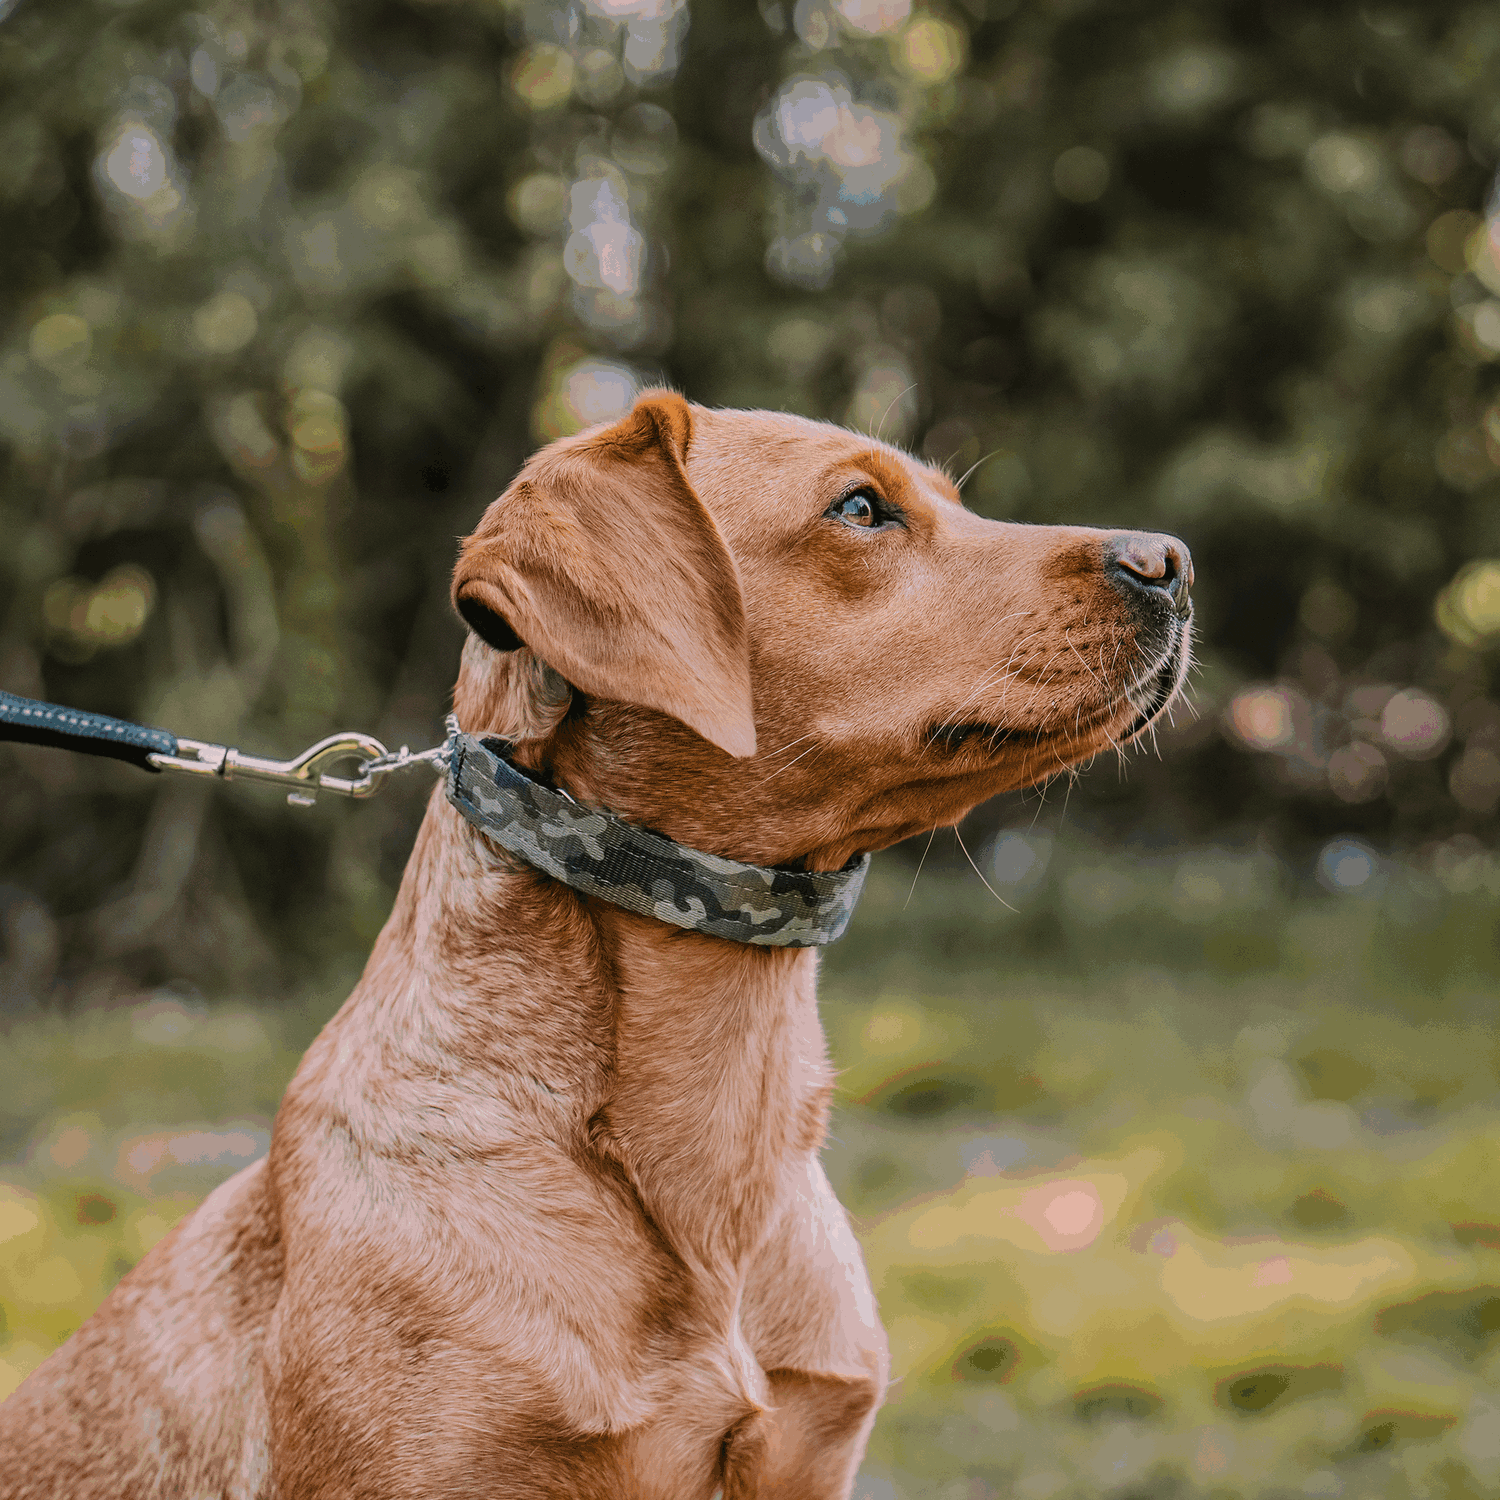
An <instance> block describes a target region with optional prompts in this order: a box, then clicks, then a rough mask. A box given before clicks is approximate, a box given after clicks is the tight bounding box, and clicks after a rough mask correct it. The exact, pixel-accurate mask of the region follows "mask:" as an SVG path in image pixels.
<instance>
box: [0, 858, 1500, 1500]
mask: <svg viewBox="0 0 1500 1500" xmlns="http://www.w3.org/2000/svg"><path fill="white" fill-rule="evenodd" d="M1480 873H1481V875H1484V876H1485V878H1489V877H1488V875H1486V872H1485V871H1481V872H1480ZM1471 874H1472V872H1471ZM1455 883H1456V884H1458V885H1459V886H1460V889H1456V890H1455V889H1450V888H1449V887H1446V886H1444V885H1442V884H1440V883H1438V882H1436V881H1434V880H1432V879H1429V878H1426V877H1423V876H1420V875H1417V874H1415V873H1414V872H1411V871H1406V870H1402V869H1398V868H1390V869H1387V870H1385V871H1383V872H1382V874H1381V877H1380V878H1379V879H1376V880H1371V881H1370V882H1368V885H1367V888H1366V889H1365V890H1364V893H1363V894H1360V895H1345V896H1339V897H1336V896H1331V895H1326V894H1324V893H1322V892H1321V891H1317V890H1315V889H1313V888H1311V887H1308V888H1305V889H1299V888H1297V887H1295V886H1294V884H1293V883H1292V882H1291V881H1290V880H1289V879H1288V877H1287V876H1286V874H1285V872H1284V871H1282V870H1280V868H1279V867H1277V866H1276V865H1275V864H1274V862H1272V861H1269V860H1267V859H1266V858H1265V857H1263V856H1258V855H1253V854H1249V855H1247V854H1238V855H1236V854H1231V853H1228V852H1225V851H1200V852H1198V853H1195V854H1190V855H1181V854H1178V855H1176V856H1173V857H1163V858H1162V859H1161V860H1160V861H1159V862H1157V863H1151V862H1150V861H1137V862H1135V863H1125V862H1122V861H1119V860H1115V861H1109V860H1106V859H1103V858H1100V857H1097V856H1093V855H1091V854H1090V853H1089V852H1088V851H1087V850H1084V849H1072V850H1059V851H1058V852H1057V853H1056V855H1055V857H1054V858H1053V860H1052V864H1051V866H1050V867H1049V868H1048V870H1047V872H1046V878H1045V879H1044V880H1042V881H1041V882H1039V883H1035V884H1034V885H1033V888H1032V889H1030V890H1029V891H1027V890H1023V889H1022V888H1021V887H1020V886H1019V885H1013V886H1011V887H1008V888H1007V890H1008V892H1009V896H1010V898H1011V899H1012V901H1013V904H1014V905H1016V906H1017V907H1018V908H1019V910H1017V911H1015V912H1011V911H1007V910H1005V909H1004V908H1002V907H1000V906H999V905H997V903H996V902H995V900H994V899H993V897H991V896H990V895H989V894H988V893H987V892H986V891H985V890H984V888H983V887H982V886H981V885H980V884H979V882H978V881H977V880H975V879H974V878H973V877H972V875H969V876H968V877H967V878H958V877H955V876H952V875H951V874H933V873H931V872H929V874H926V875H924V876H923V877H922V880H921V882H920V883H919V884H918V887H917V890H916V892H915V894H914V895H913V896H911V898H910V900H909V901H908V887H909V884H910V878H909V876H907V875H903V873H902V872H901V870H900V867H899V865H897V864H895V863H894V862H890V863H886V864H881V863H879V862H877V867H876V870H875V871H874V872H873V873H872V877H871V883H870V888H869V890H868V891H867V893H866V897H865V900H864V903H863V905H862V907H861V911H860V913H859V915H858V917H857V918H856V921H855V925H854V930H853V932H852V933H851V936H850V937H849V938H848V939H846V940H845V942H844V943H842V944H840V945H839V946H837V947H835V948H833V949H831V950H829V952H828V954H827V956H826V961H825V967H824V978H823V997H824V1000H823V1005H824V1016H825V1022H826V1025H827V1029H828V1032H829V1038H830V1045H831V1048H832V1051H833V1054H834V1057H835V1060H836V1062H837V1064H838V1065H839V1067H840V1069H841V1093H840V1107H839V1109H838V1112H837V1115H836V1118H835V1123H834V1133H833V1139H832V1140H831V1141H830V1144H829V1147H828V1151H827V1157H826V1160H827V1164H828V1168H829V1172H830V1175H831V1176H832V1177H833V1179H834V1185H835V1187H836V1188H837V1189H838V1191H839V1194H840V1196H841V1198H842V1199H843V1201H844V1202H845V1204H846V1205H848V1207H849V1209H850V1212H851V1214H852V1215H853V1216H854V1218H855V1221H856V1224H857V1226H858V1228H859V1229H860V1232H861V1237H862V1239H863V1242H864V1244H865V1247H866V1254H867V1257H868V1260H869V1263H870V1268H871V1272H872V1275H873V1277H874V1279H875V1282H876V1289H877V1292H878V1295H879V1298H880V1303H881V1309H882V1313H883V1316H884V1318H885V1321H886V1323H887V1325H888V1327H889V1329H890V1332H891V1339H892V1347H893V1358H894V1364H895V1370H896V1375H897V1379H896V1381H895V1383H894V1385H893V1388H892V1392H891V1397H890V1401H889V1403H888V1406H887V1408H886V1410H885V1412H884V1413H883V1414H882V1417H881V1421H880V1424H879V1426H878V1427H877V1430H876V1434H875V1437H874V1440H873V1441H872V1444H871V1448H870V1454H869V1459H868V1462H867V1464H866V1467H865V1470H864V1472H863V1475H862V1478H861V1481H860V1486H861V1488H862V1492H863V1493H864V1494H865V1495H866V1496H868V1497H869V1500H895V1497H901V1500H905V1497H916V1496H929V1495H931V1496H944V1497H947V1496H951V1497H953V1500H960V1497H962V1500H979V1497H985V1496H990V1495H1002V1494H1003V1495H1015V1496H1018V1497H1020V1500H1064V1497H1072V1496H1080V1497H1082V1496H1095V1495H1101V1494H1102V1495H1119V1496H1122V1497H1123V1496H1131V1497H1134V1496H1145V1495H1156V1494H1161V1495H1167V1494H1172V1495H1190V1494H1194V1493H1202V1494H1204V1495H1214V1496H1226V1497H1227V1496H1229V1495H1244V1496H1252V1495H1254V1496H1261V1495H1266V1496H1271V1495H1276V1496H1281V1495H1308V1496H1331V1497H1333V1496H1344V1495H1347V1496H1364V1495H1372V1496H1373V1495H1380V1496H1407V1495H1411V1496H1428V1495H1431V1496H1441V1497H1449V1496H1454V1497H1457V1496H1469V1495H1472V1496H1484V1495H1495V1494H1500V1107H1497V1102H1496V1101H1497V1081H1500V1076H1497V1075H1500V1036H1497V1032H1496V1029H1495V1026H1494V1016H1495V1012H1496V1000H1497V997H1500V951H1497V946H1496V941H1495V939H1496V916H1495V903H1494V899H1493V893H1492V892H1491V891H1490V890H1489V888H1488V886H1487V885H1486V884H1485V880H1484V879H1477V880H1475V879H1470V880H1467V882H1450V885H1452V884H1455ZM1465 886H1466V887H1467V888H1463V887H1465ZM331 1008H332V1006H331V1003H330V1001H329V1000H328V999H326V998H320V999H319V1000H318V1001H317V1002H315V1003H314V1004H313V1005H311V1006H309V1007H308V1008H307V1009H306V1010H298V1009H291V1010H284V1011H269V1010H263V1009H256V1008H254V1007H247V1006H240V1005H234V1004H232V1003H227V1002H226V1003H222V1004H214V1005H209V1006H194V1005H192V1004H189V1003H186V1002H184V1001H183V1000H182V999H181V998H180V997H173V996H170V995H157V996H155V997H152V998H149V999H147V1000H146V1001H144V1002H143V1003H142V1004H141V1005H139V1006H136V1007H132V1008H129V1009H124V1010H116V1011H112V1012H98V1013H90V1014H85V1015H80V1016H76V1017H74V1018H72V1019H70V1020H68V1021H66V1022H64V1021H63V1020H61V1019H57V1018H50V1019H49V1018H39V1019H33V1020H28V1021H25V1022H21V1023H17V1024H15V1025H14V1026H12V1028H11V1029H10V1030H9V1032H8V1033H7V1034H6V1036H5V1038H4V1041H3V1044H0V1045H3V1050H0V1140H3V1142H4V1149H3V1151H0V1155H3V1156H5V1157H9V1158H10V1165H9V1166H7V1167H4V1168H0V1183H3V1185H0V1314H3V1317H4V1324H3V1326H0V1390H3V1389H4V1388H5V1386H6V1385H7V1383H8V1384H14V1383H15V1382H16V1381H18V1380H19V1379H20V1378H21V1376H22V1375H23V1374H24V1373H25V1371H26V1370H27V1369H29V1368H30V1367H31V1366H32V1365H33V1364H35V1363H36V1362H37V1361H38V1360H39V1359H41V1358H42V1357H43V1356H44V1355H45V1353H46V1352H47V1351H48V1350H50V1349H51V1348H52V1347H54V1346H55V1345H56V1343H57V1342H59V1341H60V1340H61V1339H62V1338H65V1337H66V1336H67V1335H68V1333H69V1332H71V1330H72V1329H73V1328H75V1327H76V1326H77V1325H78V1324H79V1322H81V1321H82V1319H83V1318H84V1317H86V1316H87V1314H88V1313H89V1311H90V1310H91V1309H92V1308H93V1307H94V1306H95V1305H96V1304H97V1302H98V1301H99V1299H100V1298H101V1297H102V1296H103V1295H104V1293H105V1292H106V1291H107V1290H108V1288H109V1287H110V1286H111V1285H112V1284H113V1283H114V1281H115V1280H117V1279H118V1277H119V1276H120V1275H122V1274H123V1273H124V1271H125V1270H126V1269H127V1268H128V1267H129V1265H131V1264H133V1263H134V1261H135V1260H136V1259H137V1258H139V1256H140V1255H142V1254H144V1253H145V1251H146V1250H147V1249H149V1247H150V1245H151V1244H153V1243H154V1242H155V1241H156V1239H158V1238H159V1237H160V1236H161V1234H163V1233H165V1231H166V1229H167V1228H168V1227H169V1226H170V1224H171V1223H172V1222H174V1221H175V1220H176V1219H177V1218H178V1217H180V1216H181V1215H182V1214H183V1213H185V1212H187V1211H189V1210H190V1208H191V1207H192V1205H193V1204H194V1203H195V1202H197V1201H198V1200H199V1198H201V1196H202V1195H203V1194H204V1193H205V1192H206V1191H207V1190H208V1189H209V1188H210V1187H211V1186H212V1185H213V1184H214V1183H215V1182H217V1181H218V1180H220V1179H222V1177H224V1176H226V1175H228V1173H229V1172H231V1171H233V1170H235V1169H236V1168H237V1167H238V1166H239V1165H240V1164H242V1162H243V1161H244V1160H247V1159H249V1158H251V1157H253V1156H254V1155H256V1154H258V1153H259V1151H261V1150H263V1149H264V1143H265V1139H266V1132H267V1130H268V1128H269V1122H270V1118H271V1116H272V1113H273V1111H274V1108H275V1102H276V1099H277V1097H278V1096H279V1093H280V1091H281V1089H282V1087H283V1086H284V1083H285V1080H286V1078H287V1077H288V1076H289V1074H290V1072H291V1069H292V1068H293V1067H294V1066H295V1062H296V1058H297V1056H298V1055H299V1053H300V1051H301V1048H302V1047H303V1046H304V1045H305V1044H306V1041H307V1040H308V1038H309V1037H310V1036H311V1034H312V1032H313V1031H314V1030H315V1028H316V1025H317V1024H318V1021H319V1019H320V1017H321V1016H322V1015H324V1014H326V1013H327V1012H328V1011H329V1010H331ZM859 1492H860V1490H857V1493H859Z"/></svg>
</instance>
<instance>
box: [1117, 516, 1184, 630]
mask: <svg viewBox="0 0 1500 1500" xmlns="http://www.w3.org/2000/svg"><path fill="white" fill-rule="evenodd" d="M1105 571H1106V572H1107V573H1108V574H1109V576H1110V579H1111V581H1112V582H1113V583H1114V585H1115V587H1116V588H1118V589H1119V590H1120V592H1121V593H1122V594H1124V595H1125V596H1126V597H1127V598H1130V597H1131V596H1132V595H1139V594H1140V593H1145V594H1146V595H1147V596H1148V597H1149V596H1153V595H1154V596H1155V597H1157V598H1160V597H1161V596H1162V595H1165V596H1166V598H1167V599H1168V600H1169V601H1170V602H1171V605H1172V608H1173V609H1174V610H1175V611H1176V612H1177V615H1178V617H1179V618H1181V619H1186V618H1187V614H1188V611H1189V610H1190V609H1191V608H1192V601H1191V599H1190V597H1189V595H1190V591H1191V589H1192V587H1193V557H1192V553H1190V552H1189V551H1188V549H1187V548H1186V547H1185V546H1183V544H1182V543H1181V542H1179V541H1178V540H1177V538H1176V537H1175V536H1163V535H1160V534H1159V533H1157V532H1153V531H1122V532H1119V533H1118V534H1117V535H1115V536H1113V537H1111V538H1110V540H1109V541H1108V542H1107V543H1106V544H1105Z"/></svg>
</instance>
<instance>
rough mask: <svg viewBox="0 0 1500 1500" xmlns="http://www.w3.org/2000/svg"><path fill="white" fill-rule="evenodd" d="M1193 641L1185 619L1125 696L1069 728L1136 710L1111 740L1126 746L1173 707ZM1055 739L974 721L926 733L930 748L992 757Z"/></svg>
mask: <svg viewBox="0 0 1500 1500" xmlns="http://www.w3.org/2000/svg"><path fill="white" fill-rule="evenodd" d="M1190 639H1191V630H1190V627H1189V622H1188V621H1187V620H1184V621H1183V622H1182V624H1181V625H1179V626H1177V628H1176V629H1175V630H1174V632H1173V639H1172V642H1171V645H1170V646H1169V647H1168V648H1167V651H1166V654H1165V655H1164V656H1163V657H1162V658H1161V660H1160V661H1159V662H1158V663H1157V664H1156V665H1155V666H1152V667H1149V668H1148V669H1147V670H1146V671H1144V672H1142V673H1140V674H1139V675H1138V676H1137V677H1135V678H1134V679H1133V680H1132V681H1131V682H1130V683H1129V684H1127V686H1126V687H1125V689H1124V691H1123V693H1121V694H1120V695H1119V696H1116V697H1114V698H1112V699H1111V701H1110V702H1109V704H1108V705H1107V706H1106V707H1104V708H1103V709H1096V710H1095V711H1094V712H1093V713H1091V714H1084V715H1082V716H1081V717H1080V718H1078V719H1076V720H1075V721H1074V724H1073V725H1071V726H1069V727H1070V728H1071V729H1072V731H1073V733H1074V734H1075V735H1076V734H1078V733H1080V732H1083V733H1086V732H1088V731H1089V730H1091V729H1098V728H1102V727H1103V726H1104V725H1106V724H1108V723H1109V721H1110V720H1112V719H1116V718H1117V716H1118V714H1119V712H1120V709H1121V707H1122V702H1121V699H1122V698H1123V704H1124V705H1128V706H1129V707H1130V708H1132V709H1134V710H1135V717H1134V718H1133V719H1132V720H1131V721H1130V724H1129V725H1128V726H1127V728H1126V729H1125V731H1124V732H1123V733H1122V734H1120V735H1118V736H1116V737H1113V738H1114V741H1115V743H1116V744H1117V745H1120V746H1124V745H1128V744H1129V743H1130V742H1131V741H1132V740H1134V739H1137V738H1139V736H1140V735H1142V734H1144V733H1145V732H1146V730H1148V729H1149V728H1150V727H1151V726H1152V725H1153V724H1154V723H1155V722H1156V721H1157V720H1158V719H1159V718H1161V716H1162V715H1163V714H1164V713H1165V712H1166V711H1167V709H1168V708H1169V707H1170V706H1171V704H1172V702H1173V700H1174V699H1175V698H1176V697H1177V694H1178V693H1179V691H1181V688H1182V684H1183V681H1184V679H1185V678H1186V676H1187V669H1188V664H1189V660H1190V658H1189V653H1188V642H1189V640H1190ZM1058 738H1059V732H1058V730H1057V729H1055V728H1052V727H1048V728H1045V729H1024V728H1015V727H1013V726H1009V725H1005V724H995V723H991V722H989V721H987V720H982V719H972V720H966V721H964V722H963V723H959V724H949V723H943V724H938V725H934V726H933V727H932V728H931V729H930V730H929V731H928V733H927V742H928V744H929V745H933V746H942V747H943V748H944V749H945V750H949V751H955V750H981V751H984V752H988V753H995V752H997V751H1001V750H1008V751H1015V750H1022V751H1026V750H1033V749H1040V748H1043V747H1045V746H1047V745H1049V744H1052V743H1055V742H1056V741H1057V740H1058Z"/></svg>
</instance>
